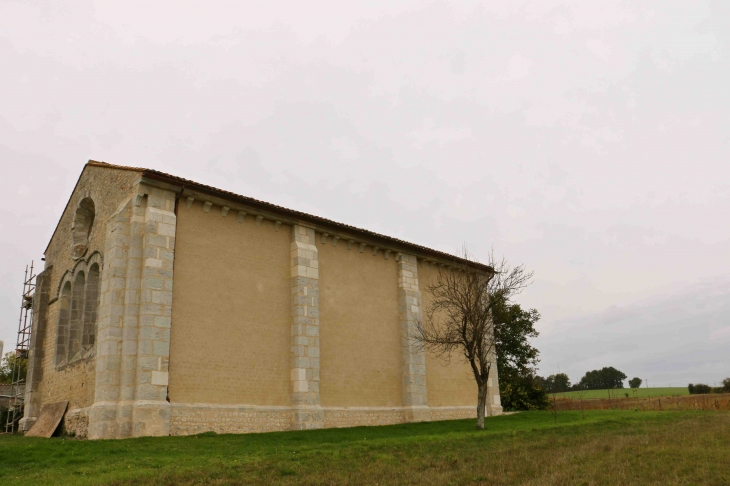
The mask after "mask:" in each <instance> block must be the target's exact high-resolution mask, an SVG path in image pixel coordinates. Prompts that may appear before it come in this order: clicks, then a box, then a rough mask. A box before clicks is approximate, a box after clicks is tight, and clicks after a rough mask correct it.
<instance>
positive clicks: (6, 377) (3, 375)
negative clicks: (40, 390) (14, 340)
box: [0, 351, 28, 385]
mask: <svg viewBox="0 0 730 486" xmlns="http://www.w3.org/2000/svg"><path fill="white" fill-rule="evenodd" d="M16 360H17V361H18V364H19V366H20V379H21V380H25V375H26V374H27V372H28V359H27V358H19V357H17V356H16V354H15V353H14V352H12V351H11V352H9V353H5V357H4V358H3V359H2V361H0V385H9V384H10V383H12V381H13V366H14V365H15V361H16Z"/></svg>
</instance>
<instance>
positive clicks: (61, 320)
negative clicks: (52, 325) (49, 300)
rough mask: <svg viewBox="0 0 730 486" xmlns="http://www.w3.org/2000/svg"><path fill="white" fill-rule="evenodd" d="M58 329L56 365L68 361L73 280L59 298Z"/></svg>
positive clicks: (65, 286) (64, 288)
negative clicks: (67, 349) (67, 347)
mask: <svg viewBox="0 0 730 486" xmlns="http://www.w3.org/2000/svg"><path fill="white" fill-rule="evenodd" d="M58 303H59V310H58V329H57V335H56V365H59V364H61V363H62V362H64V361H66V355H67V354H66V345H67V344H68V331H69V329H68V326H69V317H70V308H71V282H66V285H64V286H63V289H62V290H61V296H60V297H59V299H58Z"/></svg>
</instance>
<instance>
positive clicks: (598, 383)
mask: <svg viewBox="0 0 730 486" xmlns="http://www.w3.org/2000/svg"><path fill="white" fill-rule="evenodd" d="M535 379H536V380H537V382H538V383H539V385H540V387H541V388H542V389H543V390H545V391H546V392H548V393H563V392H568V391H575V390H605V389H615V388H623V387H624V380H625V379H626V375H625V374H624V373H623V372H621V371H619V370H617V369H616V368H614V367H613V366H608V367H605V368H601V369H600V370H593V371H589V372H587V373H586V374H585V375H584V376H583V378H581V379H580V382H578V383H575V384H571V383H570V378H569V377H568V375H566V374H565V373H558V374H555V375H550V376H548V377H547V378H543V377H541V376H537V377H535ZM629 386H631V388H638V387H639V386H641V379H640V378H633V379H631V380H630V381H629Z"/></svg>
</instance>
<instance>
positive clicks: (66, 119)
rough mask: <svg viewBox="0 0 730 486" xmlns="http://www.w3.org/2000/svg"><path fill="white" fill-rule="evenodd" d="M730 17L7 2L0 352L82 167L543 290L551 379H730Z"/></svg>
mask: <svg viewBox="0 0 730 486" xmlns="http://www.w3.org/2000/svg"><path fill="white" fill-rule="evenodd" d="M728 26H730V2H727V1H725V0H720V1H715V2H707V1H700V0H688V1H684V2H670V1H667V0H660V1H636V2H617V1H614V2H612V1H600V2H586V1H584V0H580V1H509V2H503V1H502V2H491V3H489V2H479V1H467V2H421V1H403V2H394V1H384V2H375V1H368V2H342V1H319V2H279V1H271V0H270V1H267V2H218V1H211V0H208V1H206V2H192V1H181V0H176V1H175V2H161V1H157V2H149V1H132V0H127V1H125V2H90V1H69V0H64V1H62V2H51V1H35V2H34V1H23V2H13V1H7V0H0V66H1V70H2V75H0V93H1V94H0V163H1V164H2V181H3V184H2V187H3V189H2V191H0V254H1V255H2V257H0V340H4V341H6V351H7V350H9V349H11V348H13V347H14V343H15V335H14V333H15V330H16V328H17V316H18V308H19V304H20V302H19V294H20V291H21V280H22V272H23V269H24V265H25V263H26V262H30V260H32V259H35V260H36V261H39V260H40V258H41V257H42V256H43V250H44V248H45V247H46V244H47V243H48V240H49V238H50V236H51V234H52V232H53V229H54V227H55V225H56V222H57V221H58V218H59V217H60V215H61V212H62V210H63V208H64V205H65V203H66V201H67V199H68V197H69V195H70V193H71V191H72V189H73V186H74V183H75V181H76V179H77V178H78V175H79V173H80V171H81V169H82V167H83V164H84V163H85V162H86V161H87V160H88V159H95V160H103V161H107V162H111V163H115V164H122V165H131V166H140V167H149V168H154V169H158V170H163V171H166V172H170V173H173V174H175V175H179V176H182V177H186V178H190V179H194V180H196V181H199V182H203V183H206V184H210V185H214V186H217V187H220V188H224V189H228V190H230V191H234V192H237V193H239V194H244V195H247V196H252V197H256V198H259V199H263V200H265V201H269V202H272V203H276V204H281V205H284V206H287V207H290V208H295V209H298V210H303V211H307V212H311V213H314V214H317V215H320V216H325V217H329V218H332V219H334V220H337V221H341V222H343V223H348V224H352V225H356V226H360V227H363V228H367V229H370V230H374V231H378V232H382V233H385V234H388V235H392V236H396V237H399V238H403V239H406V240H409V241H412V242H415V243H420V244H423V245H427V246H431V247H434V248H437V249H440V250H444V251H448V252H454V251H456V250H457V248H458V247H460V246H461V244H462V243H464V242H465V243H466V244H467V245H468V246H469V247H470V249H471V250H473V251H474V252H475V253H476V254H477V255H479V256H481V257H482V258H484V257H486V254H487V251H488V250H489V248H490V247H491V246H492V245H493V246H494V248H495V251H496V252H497V253H498V254H503V255H505V256H506V257H507V258H508V259H509V260H510V261H512V262H515V263H524V264H525V265H526V266H527V267H528V268H529V269H531V270H534V271H535V280H534V284H533V285H532V286H531V287H530V288H529V290H528V291H526V292H524V293H523V294H522V295H521V296H520V298H519V302H520V303H521V304H522V305H523V306H525V307H530V308H532V307H534V308H537V309H538V310H539V311H540V312H541V314H542V320H541V321H540V323H539V326H538V328H539V330H540V332H541V336H540V337H539V338H538V339H537V340H536V341H535V345H536V346H537V347H538V348H539V349H540V350H541V352H542V364H541V369H540V371H541V373H544V374H552V373H556V372H558V371H563V372H567V373H568V374H569V375H570V377H571V378H572V379H573V380H574V381H576V380H578V379H579V378H580V377H581V376H582V375H583V373H585V371H587V370H589V369H594V368H600V367H603V366H615V367H617V368H619V369H621V370H622V371H624V372H625V373H626V374H627V375H629V377H632V376H637V375H638V376H640V377H642V378H645V379H648V380H649V383H650V385H667V384H669V383H671V384H672V385H685V384H687V383H688V382H709V383H714V382H715V381H718V380H721V379H722V378H724V377H726V376H730V89H729V88H728V87H729V86H730V28H728Z"/></svg>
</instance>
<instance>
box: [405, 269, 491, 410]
mask: <svg viewBox="0 0 730 486" xmlns="http://www.w3.org/2000/svg"><path fill="white" fill-rule="evenodd" d="M446 271H448V270H446ZM438 273H439V270H438V268H437V267H435V266H434V267H433V268H431V266H430V265H429V264H428V263H425V262H419V265H418V284H419V287H420V289H421V296H422V299H423V315H424V318H426V316H427V313H428V310H429V309H430V306H431V300H432V299H431V293H430V292H429V291H428V287H429V285H433V283H435V281H436V278H437V277H438ZM426 389H427V393H428V406H429V407H446V406H466V405H473V406H474V407H476V403H477V385H476V381H474V375H473V374H472V371H471V367H470V366H469V364H468V363H467V362H466V361H465V359H464V357H463V355H462V354H460V353H458V352H457V353H455V354H452V355H451V359H450V360H449V361H448V362H446V361H444V360H443V359H441V358H439V357H437V356H435V355H434V354H433V353H428V352H427V353H426Z"/></svg>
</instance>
